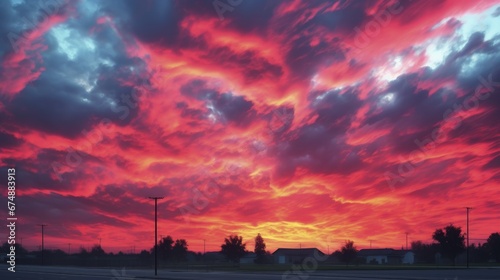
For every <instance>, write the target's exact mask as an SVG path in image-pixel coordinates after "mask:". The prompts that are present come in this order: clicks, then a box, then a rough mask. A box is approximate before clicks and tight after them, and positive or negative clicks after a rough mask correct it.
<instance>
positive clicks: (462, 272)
mask: <svg viewBox="0 0 500 280" xmlns="http://www.w3.org/2000/svg"><path fill="white" fill-rule="evenodd" d="M0 269H1V270H0V279H6V280H11V279H12V280H14V279H19V280H28V279H30V280H43V279H46V280H61V279H68V280H83V279H89V280H91V279H113V280H127V279H128V280H130V279H170V280H181V279H207V280H233V279H239V280H240V279H241V280H247V279H248V280H253V279H256V280H257V279H258V280H275V279H276V280H277V279H281V280H286V279H288V280H292V279H296V280H306V279H307V280H321V279H333V280H370V279H386V280H390V279H394V280H396V279H400V280H498V279H500V269H499V268H491V269H487V268H481V269H479V268H473V269H468V270H466V269H453V270H451V269H450V270H444V269H443V270H364V271H352V270H345V271H317V272H313V273H305V272H302V273H303V274H302V277H299V274H288V275H286V276H285V277H284V276H283V273H281V272H279V273H278V272H277V273H272V272H266V273H253V274H250V273H242V272H193V271H167V270H159V271H158V277H156V278H155V276H154V271H152V270H138V269H105V268H74V267H41V266H17V267H16V272H14V273H13V272H10V271H8V270H7V266H6V265H0ZM306 276H307V277H306Z"/></svg>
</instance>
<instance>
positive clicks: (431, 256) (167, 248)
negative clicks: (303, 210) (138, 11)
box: [0, 224, 500, 265]
mask: <svg viewBox="0 0 500 280" xmlns="http://www.w3.org/2000/svg"><path fill="white" fill-rule="evenodd" d="M465 238H466V237H465V233H463V232H462V229H461V228H460V227H455V226H454V225H453V224H450V225H449V226H446V227H444V228H442V229H437V230H436V231H435V232H434V233H433V234H432V239H433V240H434V241H435V242H434V243H430V244H426V243H423V242H422V241H414V242H412V243H411V250H412V251H413V252H414V253H415V258H416V261H417V262H420V263H434V262H435V257H436V254H437V253H440V254H441V256H443V257H444V258H447V259H449V260H450V261H451V262H452V263H453V264H455V262H456V258H457V256H459V255H460V254H462V253H464V251H465V250H466V245H465ZM254 241H255V246H254V248H253V252H252V251H249V250H247V247H246V246H247V245H246V243H244V242H243V237H241V236H238V235H230V236H228V237H226V238H224V242H223V243H222V244H221V246H220V248H221V249H220V251H219V253H221V255H223V256H224V257H225V258H226V259H227V260H228V261H231V262H233V263H238V262H239V261H240V259H241V258H243V257H244V256H245V255H247V254H248V253H254V254H255V260H254V262H255V263H257V264H265V263H273V258H272V255H271V253H270V252H269V251H266V243H265V241H264V238H263V237H262V236H261V235H260V233H259V234H258V235H257V236H256V237H255V239H254ZM10 246H11V245H9V244H7V243H4V244H3V245H2V247H1V248H0V251H1V252H8V251H9V248H10ZM15 246H16V254H18V255H20V256H26V255H28V254H32V255H35V256H36V257H37V258H38V257H40V256H41V255H42V252H40V251H34V252H31V253H30V252H28V251H27V250H26V249H24V248H23V247H22V246H20V245H19V244H16V245H15ZM157 246H158V250H157V251H158V257H159V259H160V260H164V261H165V262H169V263H181V262H186V261H188V259H187V257H188V254H192V255H193V256H194V258H195V260H196V261H202V260H203V259H204V256H203V255H202V254H201V253H194V252H190V251H189V250H188V247H189V245H188V242H187V241H186V240H185V239H176V240H175V241H174V239H173V238H172V237H171V236H170V235H169V236H166V237H164V238H162V239H161V240H160V242H159V244H158V245H157ZM154 251H155V247H154V246H153V247H152V248H151V249H150V250H143V251H141V252H140V254H134V255H138V256H139V258H140V260H141V263H148V262H149V261H150V260H151V256H152V255H153V254H154ZM358 251H359V250H358V249H357V247H356V246H355V245H354V241H351V240H347V241H346V242H345V243H344V245H343V246H342V247H341V248H340V250H337V251H335V252H333V253H332V254H331V256H334V257H335V258H337V259H338V260H340V261H341V262H343V263H345V264H347V265H349V264H351V263H353V262H355V261H356V260H357V253H358ZM44 254H45V256H46V258H49V259H50V258H51V257H52V258H54V259H58V258H61V259H64V257H65V256H67V254H66V253H65V252H64V251H62V250H44ZM469 254H470V256H471V260H473V261H475V262H488V261H489V260H495V261H496V262H500V234H499V233H498V232H496V233H492V234H491V235H490V236H489V237H488V239H487V241H486V243H484V244H477V245H476V244H472V245H470V246H469ZM73 255H76V256H77V257H78V260H80V261H82V262H84V263H85V262H87V261H88V260H89V259H96V258H97V259H98V258H101V259H103V258H104V257H110V256H115V257H119V256H125V255H126V254H123V253H122V252H119V253H118V254H113V253H109V254H107V253H106V252H105V251H104V250H103V248H102V247H101V246H100V245H94V246H93V247H92V248H91V249H90V250H86V249H84V248H80V251H79V252H78V253H76V254H73ZM129 255H130V254H129Z"/></svg>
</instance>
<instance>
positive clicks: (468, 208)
mask: <svg viewBox="0 0 500 280" xmlns="http://www.w3.org/2000/svg"><path fill="white" fill-rule="evenodd" d="M465 209H467V268H469V210H470V209H472V208H471V207H465Z"/></svg>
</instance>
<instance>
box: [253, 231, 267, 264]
mask: <svg viewBox="0 0 500 280" xmlns="http://www.w3.org/2000/svg"><path fill="white" fill-rule="evenodd" d="M254 252H255V254H256V255H257V258H256V259H255V262H256V263H264V262H265V261H266V243H264V238H262V236H261V235H260V233H259V234H257V236H256V237H255V249H254Z"/></svg>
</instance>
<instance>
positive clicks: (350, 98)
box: [273, 89, 362, 177]
mask: <svg viewBox="0 0 500 280" xmlns="http://www.w3.org/2000/svg"><path fill="white" fill-rule="evenodd" d="M361 105H362V102H361V101H360V100H359V99H358V98H357V95H356V93H355V90H354V89H349V90H347V91H346V92H343V93H341V92H339V91H333V92H328V93H325V96H323V97H322V98H321V99H319V100H318V101H315V102H313V106H312V108H313V109H314V112H315V114H316V115H317V119H316V121H315V122H314V123H312V124H309V125H305V126H302V127H300V128H298V129H297V130H296V131H292V132H290V133H289V137H290V138H289V140H288V141H286V142H282V143H278V144H277V145H276V147H274V149H273V153H277V156H278V159H279V164H278V166H279V168H278V169H277V170H276V174H277V175H278V176H280V177H282V176H290V175H291V174H293V172H294V170H295V168H296V167H303V168H307V169H308V170H309V171H311V172H313V173H325V174H328V173H340V174H347V173H349V172H353V171H355V170H357V169H359V168H361V167H362V161H361V159H360V158H359V156H358V155H357V152H356V150H355V149H353V148H352V147H350V146H349V145H348V144H346V143H345V136H346V135H345V133H346V132H347V130H348V128H349V126H350V123H351V121H352V117H353V116H354V115H355V113H356V111H357V110H358V109H359V108H360V106H361Z"/></svg>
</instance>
